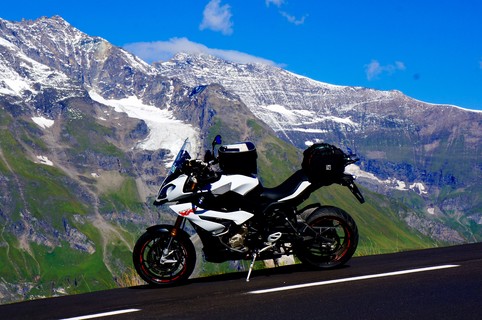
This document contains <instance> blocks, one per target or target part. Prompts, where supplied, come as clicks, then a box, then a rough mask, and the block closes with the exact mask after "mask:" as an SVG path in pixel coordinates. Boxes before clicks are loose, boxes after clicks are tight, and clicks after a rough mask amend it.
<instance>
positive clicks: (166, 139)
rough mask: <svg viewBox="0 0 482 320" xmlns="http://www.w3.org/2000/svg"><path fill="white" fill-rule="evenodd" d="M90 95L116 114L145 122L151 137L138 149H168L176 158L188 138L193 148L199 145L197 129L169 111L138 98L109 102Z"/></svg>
mask: <svg viewBox="0 0 482 320" xmlns="http://www.w3.org/2000/svg"><path fill="white" fill-rule="evenodd" d="M89 95H90V97H91V98H92V99H93V100H95V101H97V102H99V103H102V104H104V105H107V106H110V107H112V108H114V110H115V111H116V112H124V113H126V114H127V115H128V116H129V117H130V118H135V119H140V120H144V122H145V123H146V125H147V127H148V128H149V135H148V137H147V138H146V139H145V140H144V141H141V142H139V144H138V145H137V147H138V148H141V149H144V150H159V149H168V150H170V151H171V154H172V156H173V157H174V156H175V155H176V154H177V152H178V151H179V148H180V146H182V144H183V142H184V140H185V139H186V138H189V141H191V144H192V145H193V146H197V145H198V136H199V134H198V132H197V131H196V129H195V128H194V127H193V126H191V125H190V124H186V123H184V122H182V121H180V120H177V119H176V118H175V117H174V115H173V113H172V112H171V111H169V110H161V109H159V108H157V107H155V106H151V105H146V104H144V103H143V102H142V101H141V100H140V99H139V98H137V97H136V96H131V97H127V98H124V99H119V100H114V99H112V100H107V99H104V98H103V97H101V96H100V95H99V94H98V93H96V92H94V91H90V92H89ZM196 149H197V148H196Z"/></svg>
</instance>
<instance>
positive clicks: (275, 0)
mask: <svg viewBox="0 0 482 320" xmlns="http://www.w3.org/2000/svg"><path fill="white" fill-rule="evenodd" d="M265 2H266V6H267V7H269V5H270V4H274V5H275V6H277V7H278V8H279V7H281V5H282V4H283V3H284V2H285V1H284V0H265Z"/></svg>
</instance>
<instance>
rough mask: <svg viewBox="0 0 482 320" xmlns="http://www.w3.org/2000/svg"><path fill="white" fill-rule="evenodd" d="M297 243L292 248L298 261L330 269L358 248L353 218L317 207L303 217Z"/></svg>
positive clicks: (345, 213) (342, 261)
mask: <svg viewBox="0 0 482 320" xmlns="http://www.w3.org/2000/svg"><path fill="white" fill-rule="evenodd" d="M306 224H307V225H306V226H305V227H304V228H303V232H302V237H303V240H301V241H300V242H299V243H298V244H297V245H296V247H295V254H296V256H297V257H298V259H300V261H301V262H302V263H303V264H305V265H307V266H309V267H312V268H316V269H331V268H335V267H339V266H342V265H343V264H345V263H346V262H347V261H348V260H349V259H350V258H351V257H352V256H353V254H354V253H355V250H356V248H357V245H358V228H357V226H356V224H355V221H354V220H353V218H352V217H351V216H350V215H349V214H348V213H347V212H345V211H344V210H342V209H340V208H336V207H330V206H326V207H320V208H317V209H316V210H313V212H311V213H310V214H309V215H308V217H307V218H306Z"/></svg>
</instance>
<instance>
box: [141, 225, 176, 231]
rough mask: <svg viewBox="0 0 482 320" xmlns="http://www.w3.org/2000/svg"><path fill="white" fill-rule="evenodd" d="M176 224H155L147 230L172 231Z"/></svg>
mask: <svg viewBox="0 0 482 320" xmlns="http://www.w3.org/2000/svg"><path fill="white" fill-rule="evenodd" d="M173 227H174V226H171V225H168V224H156V225H155V226H150V227H149V228H147V229H146V230H147V231H149V232H171V229H172V228H173Z"/></svg>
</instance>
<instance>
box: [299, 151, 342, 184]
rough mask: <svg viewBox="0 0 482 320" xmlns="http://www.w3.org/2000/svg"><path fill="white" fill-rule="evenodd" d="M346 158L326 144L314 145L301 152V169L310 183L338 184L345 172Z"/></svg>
mask: <svg viewBox="0 0 482 320" xmlns="http://www.w3.org/2000/svg"><path fill="white" fill-rule="evenodd" d="M346 161H347V156H346V155H345V153H344V152H343V151H342V150H341V149H340V148H337V147H335V146H333V145H331V144H328V143H315V144H313V145H312V146H310V147H309V148H308V149H306V150H305V151H304V152H303V162H302V163H301V167H302V168H303V170H304V171H305V173H306V175H307V176H308V177H309V179H310V182H312V183H321V184H323V185H330V184H332V183H338V182H340V181H341V178H342V177H343V173H344V172H345V165H346Z"/></svg>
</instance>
